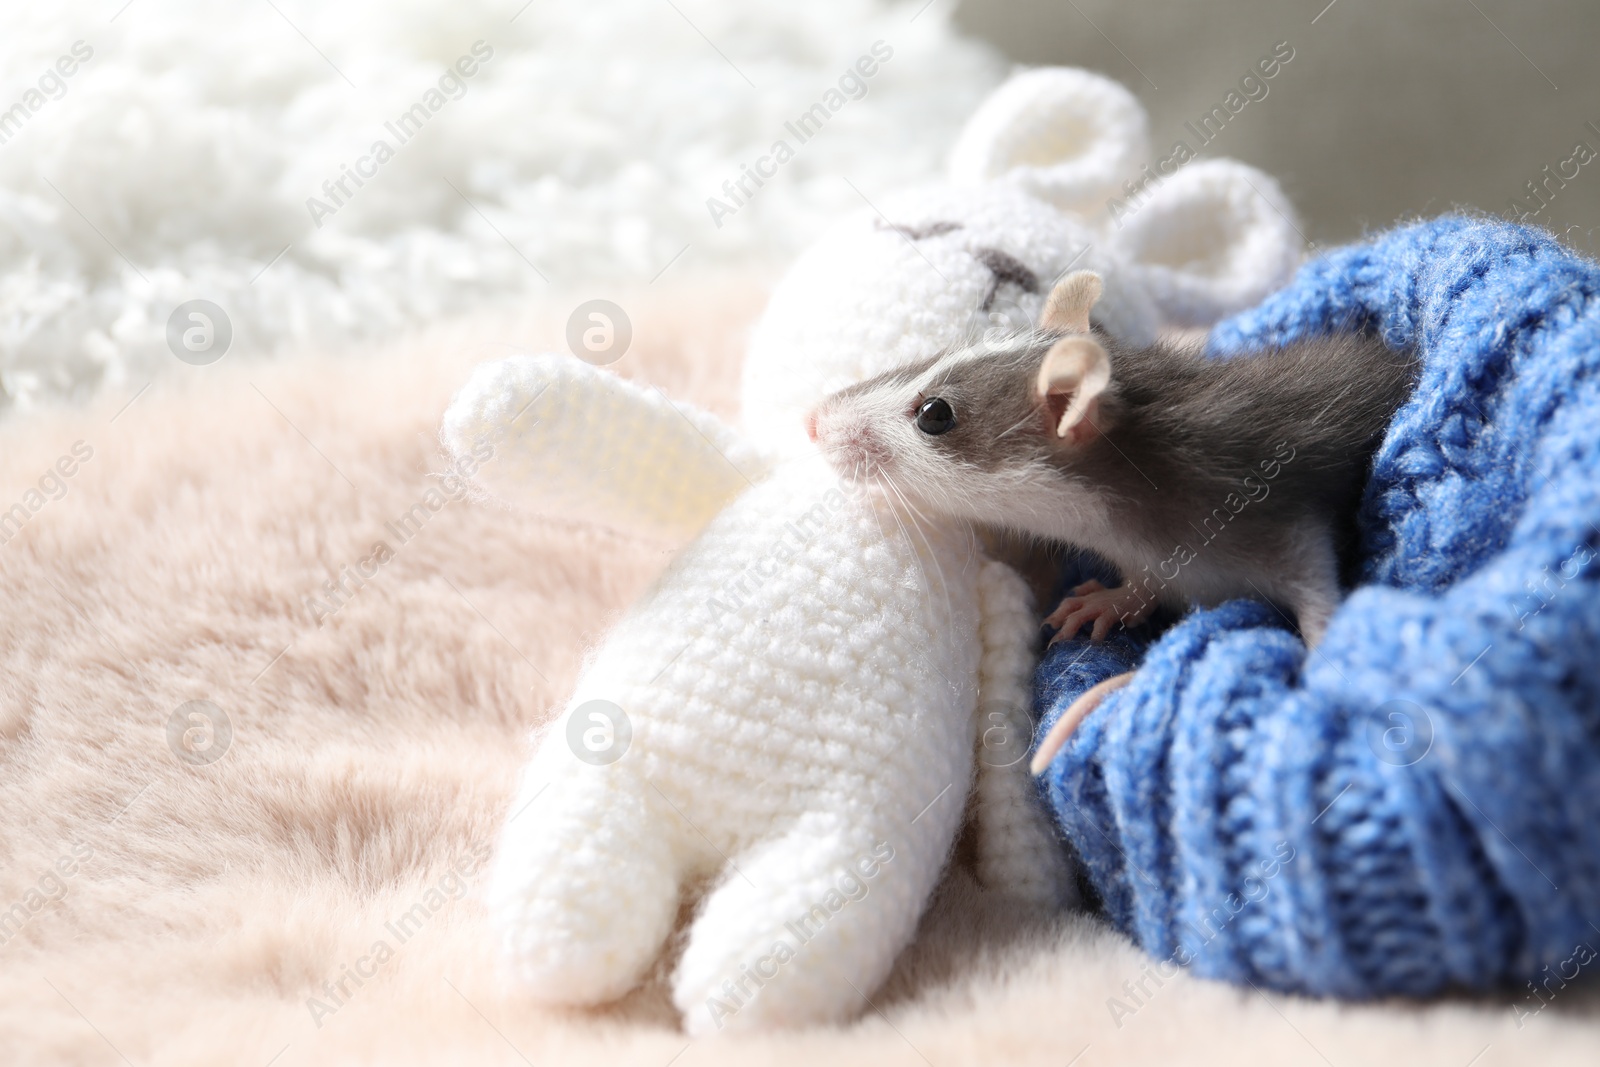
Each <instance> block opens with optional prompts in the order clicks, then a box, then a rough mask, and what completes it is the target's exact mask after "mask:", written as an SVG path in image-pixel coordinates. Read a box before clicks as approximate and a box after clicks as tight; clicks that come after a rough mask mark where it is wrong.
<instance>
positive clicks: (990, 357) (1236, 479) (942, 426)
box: [807, 271, 1417, 771]
mask: <svg viewBox="0 0 1600 1067" xmlns="http://www.w3.org/2000/svg"><path fill="white" fill-rule="evenodd" d="M1102 289H1103V283H1102V282H1101V279H1100V276H1099V275H1098V274H1096V273H1094V272H1092V271H1077V272H1074V273H1072V274H1069V275H1067V276H1066V277H1064V278H1063V279H1061V281H1060V282H1059V283H1057V284H1056V286H1055V287H1054V288H1053V289H1052V290H1051V293H1050V296H1049V297H1048V298H1047V300H1046V301H1045V305H1044V309H1043V311H1042V313H1041V315H1040V319H1039V323H1038V325H1037V327H1036V328H1035V329H1032V330H1028V331H1023V332H1021V333H1019V334H1016V335H1013V336H1012V337H1009V338H1007V339H1005V340H1003V341H985V342H982V343H979V344H976V345H971V346H967V347H963V348H959V349H956V350H954V351H951V352H946V353H943V354H940V355H938V356H935V357H933V358H930V359H926V360H923V361H921V362H918V363H914V364H911V365H908V366H906V367H903V368H899V369H896V370H893V371H889V372H887V373H885V374H881V375H879V376H877V377H875V378H871V379H868V380H867V381H864V382H860V383H858V384H856V385H852V386H850V387H848V388H846V389H843V390H841V391H839V392H837V393H834V394H833V395H832V396H830V397H828V398H827V399H825V400H824V401H823V402H822V403H821V404H820V405H818V407H817V408H816V409H814V410H813V411H812V412H811V414H810V415H809V416H808V417H807V431H808V433H809V435H810V436H811V438H812V440H814V441H815V442H816V443H817V444H818V446H819V447H820V448H821V450H822V452H823V454H824V455H825V456H826V458H827V459H828V461H829V462H830V463H831V464H832V465H833V467H834V469H835V470H837V471H838V472H839V473H840V474H841V475H842V476H844V477H846V478H848V479H851V480H855V481H862V482H866V483H869V484H877V485H879V486H880V487H881V488H882V489H884V490H885V491H886V492H888V493H889V494H891V495H893V496H898V497H899V498H900V499H902V500H903V501H904V502H905V503H906V504H907V505H908V506H909V507H910V508H911V509H912V510H914V511H922V512H923V513H932V514H937V515H942V516H945V517H949V518H956V519H965V520H968V521H971V522H974V523H977V524H980V525H987V526H995V527H1000V528H1004V529H1009V530H1012V531H1016V532H1019V533H1023V534H1029V535H1033V536H1036V537H1040V538H1044V539H1047V540H1050V541H1056V542H1066V543H1068V544H1071V545H1075V546H1077V547H1080V548H1085V549H1088V550H1090V551H1091V552H1093V553H1095V554H1096V555H1098V556H1100V557H1102V558H1103V559H1105V560H1106V561H1107V562H1109V563H1110V564H1112V565H1113V566H1114V567H1115V568H1116V569H1117V570H1118V571H1119V572H1120V574H1121V575H1122V584H1121V585H1119V586H1117V587H1116V588H1110V589H1108V588H1106V587H1105V586H1104V585H1102V584H1101V583H1099V582H1087V583H1084V584H1082V585H1079V586H1077V587H1076V588H1074V589H1073V590H1071V592H1070V594H1069V595H1068V596H1067V597H1066V598H1065V599H1063V600H1062V601H1061V603H1060V604H1059V605H1058V606H1057V607H1056V608H1055V610H1053V611H1052V612H1051V613H1050V614H1049V615H1048V616H1046V618H1045V622H1046V623H1047V624H1048V625H1051V626H1055V627H1057V628H1058V629H1057V631H1056V634H1055V636H1054V637H1053V638H1052V643H1054V642H1055V641H1060V640H1064V639H1066V638H1069V637H1072V636H1074V635H1076V634H1077V633H1078V632H1079V631H1080V630H1081V629H1082V628H1083V627H1084V626H1089V627H1091V640H1095V641H1100V640H1103V639H1104V638H1105V637H1106V636H1107V634H1109V632H1110V630H1111V628H1112V627H1113V626H1114V625H1116V624H1118V623H1121V624H1122V625H1124V626H1135V625H1138V624H1139V623H1141V622H1143V621H1144V620H1145V619H1147V618H1148V617H1149V616H1150V614H1151V613H1152V612H1153V611H1154V610H1155V609H1156V607H1157V606H1159V605H1167V606H1169V607H1172V608H1175V609H1178V610H1183V609H1185V608H1187V607H1188V606H1189V605H1190V604H1199V605H1203V606H1211V605H1215V604H1219V603H1221V602H1223V601H1225V600H1230V599H1234V598H1236V597H1241V596H1243V597H1250V596H1254V597H1257V598H1259V599H1262V600H1265V601H1267V602H1269V603H1271V604H1273V605H1275V606H1278V607H1280V608H1287V609H1288V610H1289V611H1291V612H1292V613H1293V615H1294V617H1295V619H1296V621H1297V622H1298V625H1299V630H1300V633H1301V635H1302V636H1303V637H1304V639H1305V641H1306V644H1307V645H1308V646H1315V645H1316V643H1317V642H1318V641H1319V640H1320V639H1321V637H1322V635H1323V633H1324V631H1325V630H1326V629H1327V625H1328V621H1329V619H1330V618H1331V617H1332V615H1333V612H1334V610H1335V609H1336V608H1337V606H1338V603H1339V600H1340V598H1341V589H1340V579H1341V567H1342V566H1343V567H1344V568H1346V570H1348V568H1349V566H1350V565H1351V563H1352V560H1351V556H1352V554H1353V551H1354V549H1355V547H1356V527H1355V513H1356V510H1357V507H1358V505H1359V502H1360V497H1361V492H1362V490H1363V488H1364V486H1365V483H1366V478H1367V475H1368V473H1369V470H1370V467H1371V463H1372V455H1373V452H1374V451H1375V450H1376V448H1377V446H1378V444H1379V442H1380V441H1381V440H1382V437H1383V434H1384V432H1385V430H1386V429H1387V427H1388V424H1389V421H1390V419H1391V418H1392V417H1393V416H1394V414H1395V412H1396V410H1397V409H1398V408H1399V407H1400V405H1401V404H1402V403H1403V402H1404V401H1405V399H1406V397H1407V396H1408V395H1409V394H1410V392H1411V389H1412V387H1413V386H1414V384H1415V380H1416V375H1417V360H1416V357H1415V355H1414V353H1408V352H1396V351H1394V350H1392V349H1390V348H1389V347H1388V346H1387V345H1385V344H1384V343H1383V341H1382V339H1381V338H1378V337H1375V336H1372V335H1370V334H1365V333H1357V332H1351V333H1344V334H1337V335H1332V336H1326V337H1316V338H1308V339H1305V340H1300V341H1295V342H1291V343H1288V344H1285V345H1282V346H1279V347H1274V348H1268V349H1263V350H1260V351H1253V352H1241V353H1238V354H1235V355H1230V356H1226V357H1219V356H1208V355H1207V354H1206V353H1205V352H1204V348H1203V344H1199V343H1196V344H1182V343H1174V342H1166V341H1161V342H1157V343H1156V344H1154V345H1151V346H1148V347H1135V346H1130V345H1125V344H1123V343H1121V342H1119V341H1117V340H1116V339H1114V338H1112V337H1110V336H1109V335H1107V334H1105V333H1104V332H1103V331H1101V330H1098V329H1095V328H1094V327H1093V326H1092V325H1091V322H1090V313H1091V311H1092V309H1093V307H1094V303H1095V301H1096V300H1098V299H1099V296H1100V294H1101V292H1102ZM1132 676H1133V675H1132V672H1129V673H1128V674H1125V675H1118V676H1116V677H1115V678H1110V679H1107V680H1106V681H1104V682H1102V683H1100V685H1097V686H1095V687H1094V688H1093V689H1091V690H1089V691H1088V692H1087V693H1085V694H1084V695H1083V696H1082V697H1080V698H1079V699H1078V700H1077V701H1076V702H1074V704H1073V706H1072V707H1071V708H1069V709H1068V711H1067V713H1066V714H1064V715H1063V716H1062V717H1061V719H1060V720H1059V721H1058V723H1057V726H1056V727H1055V728H1054V729H1053V730H1052V732H1051V736H1050V737H1049V738H1047V739H1046V741H1045V742H1044V743H1043V744H1042V745H1041V746H1040V749H1039V752H1038V754H1037V755H1036V757H1035V760H1034V768H1035V771H1038V770H1040V769H1042V767H1043V766H1045V765H1047V764H1048V762H1049V758H1050V757H1053V756H1054V754H1055V751H1056V749H1058V748H1059V747H1060V745H1061V744H1062V743H1064V742H1065V740H1066V737H1067V736H1068V735H1070V733H1071V731H1072V730H1073V729H1075V728H1076V726H1077V724H1078V722H1080V721H1081V720H1082V718H1083V716H1085V715H1087V714H1088V712H1089V711H1091V710H1093V708H1094V707H1095V706H1097V705H1098V703H1099V702H1100V700H1102V699H1103V698H1104V697H1105V696H1106V695H1107V694H1109V693H1110V692H1113V691H1115V690H1116V689H1118V688H1121V687H1122V686H1123V685H1126V684H1127V682H1128V681H1129V680H1131V679H1132ZM1058 735H1059V736H1058ZM1046 749H1048V752H1047V751H1046Z"/></svg>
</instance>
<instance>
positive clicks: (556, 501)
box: [440, 354, 770, 540]
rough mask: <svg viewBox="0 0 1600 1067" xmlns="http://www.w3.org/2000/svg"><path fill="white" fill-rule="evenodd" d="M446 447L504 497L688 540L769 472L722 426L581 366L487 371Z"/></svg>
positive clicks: (444, 435)
mask: <svg viewBox="0 0 1600 1067" xmlns="http://www.w3.org/2000/svg"><path fill="white" fill-rule="evenodd" d="M440 438H441V440H442V441H443V443H444V445H445V447H446V448H447V449H448V450H449V452H450V453H451V454H452V456H453V457H454V458H455V459H456V460H457V462H458V463H459V462H460V461H462V460H463V459H466V458H467V457H469V456H470V457H472V458H473V459H475V460H476V461H477V462H478V463H479V464H481V466H479V467H478V469H477V472H476V475H475V480H476V481H477V483H478V484H479V485H480V486H482V487H483V488H484V489H486V490H488V491H489V492H490V493H491V494H493V495H494V496H496V497H498V498H499V499H501V500H503V501H506V502H508V503H511V504H516V505H519V506H521V507H525V508H527V509H528V510H530V511H536V512H539V513H542V514H546V515H552V516H555V517H558V518H563V519H571V520H578V521H585V522H594V523H599V524H602V525H605V526H610V527H613V528H616V529H619V530H625V531H628V532H631V533H642V534H649V535H654V536H658V537H663V538H670V539H674V540H687V539H689V538H691V537H693V536H694V535H695V534H696V533H698V532H699V531H700V529H701V528H702V527H704V526H705V524H706V523H707V522H709V521H710V520H711V518H712V517H713V516H714V515H716V514H717V512H719V511H721V510H722V508H723V507H725V506H726V505H727V504H728V502H729V501H731V500H732V499H733V498H734V497H735V496H737V495H738V494H739V493H741V492H743V491H744V490H745V489H746V488H747V487H748V486H750V485H751V484H752V482H753V481H755V480H757V479H759V478H760V477H761V476H762V475H764V474H765V473H766V472H767V470H768V469H769V466H770V464H769V460H768V458H767V457H766V456H765V455H764V454H762V453H761V452H759V451H758V450H757V449H756V447H755V446H753V445H751V444H750V443H748V442H747V441H746V440H745V439H744V438H742V437H741V436H740V435H739V434H738V433H737V432H736V431H734V430H733V429H731V428H729V427H728V426H727V425H726V424H724V423H723V422H722V421H721V420H720V419H718V418H717V417H716V416H714V415H711V414H709V413H708V412H705V411H701V410H700V409H698V408H695V407H693V406H691V405H688V404H675V403H673V402H672V401H671V400H668V399H667V397H666V394H664V393H662V392H661V391H660V390H659V389H652V388H646V387H643V386H640V385H636V384H634V383H633V382H629V381H625V380H623V379H622V378H619V377H617V376H616V375H614V374H612V373H610V372H608V371H603V370H600V369H598V368H595V367H592V366H590V365H589V364H587V363H584V362H582V361H580V360H578V359H575V358H573V357H571V356H559V355H552V354H544V355H538V356H514V357H512V358H510V359H504V360H498V361H496V362H492V363H485V364H483V365H482V366H480V367H478V368H477V369H476V370H475V371H474V372H473V374H472V377H471V378H469V379H468V381H467V383H466V384H465V385H464V386H462V388H461V390H460V392H458V393H457V394H456V396H455V398H454V399H453V400H452V401H451V403H450V407H449V408H448V409H447V410H446V411H445V414H444V419H443V422H442V425H441V428H440Z"/></svg>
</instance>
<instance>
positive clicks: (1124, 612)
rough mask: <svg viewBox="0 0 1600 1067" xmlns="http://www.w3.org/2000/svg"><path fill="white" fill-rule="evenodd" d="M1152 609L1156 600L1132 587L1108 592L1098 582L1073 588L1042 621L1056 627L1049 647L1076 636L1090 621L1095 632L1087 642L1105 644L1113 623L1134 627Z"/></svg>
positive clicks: (1142, 620) (1092, 632) (1120, 587)
mask: <svg viewBox="0 0 1600 1067" xmlns="http://www.w3.org/2000/svg"><path fill="white" fill-rule="evenodd" d="M1155 606H1156V605H1155V601H1153V600H1146V599H1145V598H1144V597H1142V596H1140V595H1139V591H1138V590H1136V589H1134V588H1133V587H1132V586H1129V585H1120V586H1118V587H1117V588H1115V589H1107V588H1106V587H1105V586H1103V585H1101V584H1100V583H1099V582H1096V581H1087V582H1084V583H1083V584H1082V585H1080V586H1077V587H1075V588H1074V589H1073V590H1072V595H1071V596H1069V597H1067V598H1066V599H1065V600H1063V601H1062V602H1061V603H1060V604H1058V605H1057V606H1056V610H1054V611H1052V612H1051V613H1050V614H1049V615H1046V616H1045V619H1044V621H1045V624H1046V625H1048V626H1054V627H1057V629H1056V635H1055V636H1054V637H1052V638H1051V639H1050V643H1051V644H1052V645H1053V644H1055V643H1056V642H1057V641H1065V640H1066V639H1067V638H1069V637H1076V636H1077V634H1078V631H1079V630H1081V629H1083V627H1084V625H1085V624H1087V623H1091V622H1092V623H1094V629H1093V630H1091V631H1090V633H1089V639H1090V640H1091V641H1104V640H1105V639H1106V635H1107V634H1109V633H1110V632H1111V627H1112V625H1113V624H1115V623H1118V622H1120V623H1122V625H1124V626H1137V625H1139V624H1140V623H1141V622H1144V620H1146V619H1148V618H1149V617H1150V613H1151V612H1152V611H1154V610H1155Z"/></svg>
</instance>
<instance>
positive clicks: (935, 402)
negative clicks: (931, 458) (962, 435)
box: [917, 397, 956, 437]
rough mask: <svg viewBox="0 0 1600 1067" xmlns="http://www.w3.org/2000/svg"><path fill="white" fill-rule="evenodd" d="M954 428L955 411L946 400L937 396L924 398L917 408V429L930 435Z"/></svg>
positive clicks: (933, 435)
mask: <svg viewBox="0 0 1600 1067" xmlns="http://www.w3.org/2000/svg"><path fill="white" fill-rule="evenodd" d="M955 428H956V413H955V409H954V408H952V407H951V406H950V404H949V402H948V401H946V400H942V399H940V398H939V397H934V398H933V399H932V400H925V401H923V403H922V406H921V407H920V408H918V409H917V429H919V430H921V431H922V432H923V433H925V434H928V435H929V436H932V437H937V436H939V435H940V434H942V433H949V432H950V431H951V430H953V429H955Z"/></svg>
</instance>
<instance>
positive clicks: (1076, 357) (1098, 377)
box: [1037, 337, 1111, 445]
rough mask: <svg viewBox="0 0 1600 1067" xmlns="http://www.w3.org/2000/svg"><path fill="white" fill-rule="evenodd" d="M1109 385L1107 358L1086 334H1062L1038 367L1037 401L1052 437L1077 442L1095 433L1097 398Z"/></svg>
mask: <svg viewBox="0 0 1600 1067" xmlns="http://www.w3.org/2000/svg"><path fill="white" fill-rule="evenodd" d="M1110 384H1111V357H1110V356H1108V355H1107V354H1106V350H1105V349H1104V348H1101V347H1100V345H1099V343H1098V342H1096V341H1095V340H1094V339H1093V338H1090V337H1063V338H1062V339H1061V340H1059V341H1057V342H1056V343H1055V344H1053V345H1051V346H1050V351H1049V352H1046V353H1045V357H1044V362H1043V363H1042V364H1040V366H1039V378H1038V382H1037V389H1038V396H1039V401H1040V403H1042V404H1044V406H1045V408H1046V410H1048V411H1049V412H1050V421H1051V423H1052V424H1053V425H1054V426H1055V429H1056V436H1057V437H1059V438H1061V439H1063V440H1065V441H1068V442H1069V443H1071V444H1074V445H1081V444H1083V443H1084V442H1086V441H1088V440H1089V439H1090V438H1091V437H1092V436H1093V435H1094V434H1096V433H1098V432H1099V427H1098V426H1097V425H1096V422H1097V421H1098V416H1099V412H1100V398H1101V397H1102V396H1103V395H1104V393H1105V391H1106V387H1107V386H1108V385H1110Z"/></svg>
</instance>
